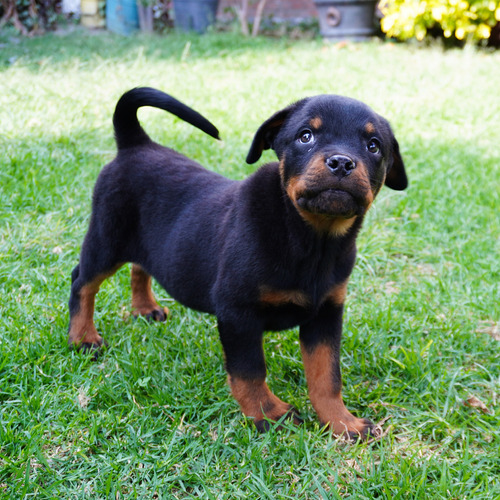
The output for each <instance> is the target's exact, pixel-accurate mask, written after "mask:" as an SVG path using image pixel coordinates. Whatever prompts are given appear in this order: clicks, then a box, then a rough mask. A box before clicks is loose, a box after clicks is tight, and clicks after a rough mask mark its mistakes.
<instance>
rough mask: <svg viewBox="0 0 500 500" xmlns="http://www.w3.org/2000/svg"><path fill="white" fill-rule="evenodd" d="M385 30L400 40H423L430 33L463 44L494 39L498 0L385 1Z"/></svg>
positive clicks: (499, 18) (499, 12) (499, 14)
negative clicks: (464, 42) (492, 35)
mask: <svg viewBox="0 0 500 500" xmlns="http://www.w3.org/2000/svg"><path fill="white" fill-rule="evenodd" d="M381 10H382V12H383V14H384V18H383V19H382V30H383V31H384V33H386V34H387V35H388V36H390V37H395V38H398V39H400V40H406V39H408V38H416V39H417V40H423V39H424V38H425V37H426V36H427V35H428V34H429V32H432V33H435V32H436V31H437V32H439V33H442V34H443V36H444V37H445V38H455V39H456V40H460V41H462V40H463V41H475V42H478V41H481V40H487V39H488V38H489V37H490V34H491V29H492V27H493V26H495V25H496V24H497V23H498V22H500V2H499V1H498V0H497V1H495V0H469V1H467V0H383V1H382V4H381Z"/></svg>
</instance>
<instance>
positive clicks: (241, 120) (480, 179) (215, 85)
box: [0, 30, 500, 500]
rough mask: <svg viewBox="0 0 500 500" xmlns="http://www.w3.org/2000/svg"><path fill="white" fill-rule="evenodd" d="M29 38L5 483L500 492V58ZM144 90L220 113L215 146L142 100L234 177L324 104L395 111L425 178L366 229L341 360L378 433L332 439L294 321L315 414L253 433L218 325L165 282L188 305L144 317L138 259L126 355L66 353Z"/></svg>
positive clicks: (52, 492)
mask: <svg viewBox="0 0 500 500" xmlns="http://www.w3.org/2000/svg"><path fill="white" fill-rule="evenodd" d="M13 36H14V33H13V32H11V31H6V32H4V33H3V34H0V339H1V343H0V498H6V499H7V498H9V499H10V498H12V499H18V498H75V499H76V498H82V499H83V498H85V499H87V498H92V499H95V498H161V499H164V498H167V499H168V498H208V499H210V498H213V499H219V498H224V499H226V498H227V499H237V498H242V499H249V498H250V499H253V498H265V499H285V498H289V499H296V498H301V499H318V498H323V499H335V498H362V499H372V498H383V499H399V498H412V499H413V498H419V499H420V498H421V499H429V498H431V499H434V498H442V499H461V500H463V499H500V452H499V449H500V356H499V347H500V344H499V321H500V310H499V302H500V291H499V274H500V273H499V260H500V259H499V253H500V245H499V235H500V221H499V214H500V148H499V139H500V135H499V116H500V93H499V82H500V52H496V53H493V52H486V51H477V50H474V49H471V48H466V49H465V50H462V51H459V50H451V51H443V50H441V49H440V48H438V47H431V48H417V47H415V46H407V45H393V44H390V43H380V42H370V43H366V44H361V45H352V44H348V45H346V46H338V45H333V44H331V45H328V44H323V43H322V42H321V41H301V42H293V43H292V42H289V41H284V40H274V41H273V40H265V39H257V40H251V41H250V40H243V39H241V38H239V37H238V36H235V35H232V34H219V35H208V36H206V37H202V38H198V37H193V38H190V37H187V36H181V35H168V36H163V37H157V36H154V37H142V36H140V37H139V36H138V37H133V38H130V39H123V38H120V37H118V36H112V35H109V34H86V33H85V32H83V31H80V30H77V31H75V32H73V33H71V34H66V35H47V36H44V37H42V38H35V39H26V40H20V39H17V38H14V39H13ZM138 85H148V86H153V87H157V88H160V89H162V90H165V91H167V92H169V93H171V94H173V95H174V96H176V97H178V98H179V99H181V100H183V101H185V102H186V103H187V104H189V105H191V106H193V107H194V108H195V109H197V110H198V111H200V112H202V113H203V114H205V115H206V116H207V117H208V118H209V119H210V120H212V121H213V122H214V123H215V124H216V125H217V126H218V128H219V130H220V132H221V135H222V137H223V139H224V140H223V142H221V143H218V142H217V141H214V140H212V139H211V138H209V137H208V136H205V135H203V134H202V133H201V132H200V131H198V130H196V129H194V128H193V127H191V126H189V125H187V124H185V123H183V122H181V121H180V120H177V119H174V118H173V117H172V116H171V115H168V114H166V113H164V112H161V111H157V110H141V112H140V118H141V120H142V123H143V124H144V126H145V128H146V130H147V131H148V132H149V133H150V135H151V136H152V137H153V138H154V139H155V140H157V141H159V142H161V143H163V144H166V145H169V146H171V147H173V148H175V149H177V150H179V151H181V152H183V153H185V154H187V155H188V156H190V157H193V158H195V159H196V160H198V161H199V162H201V163H202V164H204V165H206V166H207V167H208V168H210V169H213V170H216V171H218V172H221V173H224V174H225V175H227V176H229V177H232V178H243V177H244V176H246V175H248V174H249V173H250V172H252V171H253V170H254V168H255V166H248V165H246V164H245V162H244V158H245V156H246V153H247V151H248V148H249V146H250V143H251V140H252V137H253V134H254V132H255V131H256V129H257V127H258V126H259V125H260V124H261V123H262V122H263V121H264V120H265V119H266V118H268V117H269V116H270V115H271V113H273V112H274V111H275V110H277V109H280V108H282V107H284V106H285V105H287V104H288V103H290V102H292V101H294V100H297V99H299V98H302V97H305V96H307V95H314V94H318V93H338V94H344V95H348V96H351V97H355V98H358V99H361V100H363V101H365V102H367V103H368V104H369V105H371V106H372V107H373V108H374V109H375V110H376V111H378V112H379V113H380V114H382V115H384V116H386V117H387V118H388V119H389V120H390V122H391V123H392V125H393V128H394V130H395V133H396V136H397V138H398V140H399V143H400V146H401V149H402V153H403V156H404V159H405V161H406V165H407V170H408V175H409V178H410V188H409V189H408V190H407V191H405V192H402V193H401V192H395V191H390V190H383V191H382V193H381V194H380V195H379V197H378V199H377V201H376V202H375V204H374V207H373V208H372V210H371V212H370V215H369V217H368V218H367V220H366V222H365V225H364V228H363V231H362V234H361V236H360V238H359V240H358V247H359V256H358V262H357V266H356V269H355V272H354V274H353V276H352V279H351V282H350V287H349V294H348V305H347V308H346V314H345V327H344V341H343V357H342V369H343V374H344V399H345V401H346V404H347V406H348V407H349V408H350V409H351V410H352V411H353V412H355V413H356V414H357V415H359V416H365V417H368V418H370V419H372V420H374V421H376V422H382V423H383V427H384V430H385V431H386V432H385V435H384V437H383V438H382V439H380V440H379V441H377V442H374V443H368V444H366V443H362V444H348V443H345V442H343V441H341V440H336V439H334V438H332V437H331V436H329V435H327V434H325V433H324V432H322V430H321V429H320V428H319V424H318V422H317V420H316V417H315V414H314V412H313V410H312V408H311V406H310V403H309V401H308V396H307V390H306V382H305V378H304V373H303V369H302V362H301V358H300V350H299V346H298V334H297V331H293V330H292V331H288V332H281V333H273V334H268V335H267V336H266V352H267V359H268V368H269V377H268V382H269V385H270V387H271V388H272V389H273V391H274V392H275V393H276V394H277V395H279V396H280V397H281V398H282V399H284V400H286V401H288V402H290V403H292V404H293V405H294V406H295V407H296V408H298V409H299V411H300V413H301V415H302V417H303V418H304V424H303V425H301V426H300V427H293V426H292V425H285V428H284V429H283V430H282V431H280V432H277V431H275V430H273V431H271V432H269V433H268V434H266V435H259V434H258V433H257V432H256V430H255V429H254V428H253V426H252V424H251V422H249V421H246V420H245V419H244V418H243V417H242V415H241V414H240V411H239V409H238V406H237V404H236V402H235V401H234V400H233V399H232V397H231V396H230V394H229V389H228V387H227V384H226V377H225V372H224V367H223V358H222V350H221V347H220V345H219V342H218V336H217V330H216V320H215V318H214V317H211V316H208V315H204V314H201V313H197V312H193V311H190V310H187V309H185V308H184V307H182V306H181V305H179V304H178V303H175V302H173V301H172V300H171V299H170V298H169V297H168V296H167V295H166V294H165V292H164V291H163V290H161V289H160V288H158V287H157V288H156V293H157V295H158V297H159V298H160V300H161V302H162V303H163V304H165V305H168V307H169V308H170V310H171V313H172V314H171V317H170V319H169V320H168V321H167V322H166V323H165V324H160V325H158V324H148V323H147V322H145V321H143V320H138V321H133V320H132V319H131V318H130V316H129V311H130V305H129V302H130V290H129V283H128V281H129V277H128V269H127V268H123V269H122V270H121V271H119V273H118V274H117V275H116V276H115V277H113V278H112V279H110V280H108V281H107V282H105V284H104V285H103V287H102V289H101V292H100V293H99V295H98V301H97V311H96V324H97V326H98V328H99V329H100V331H101V332H103V334H104V336H105V338H106V339H107V341H108V342H109V344H110V348H109V349H108V350H107V351H106V353H105V354H104V355H103V356H102V357H101V358H100V359H99V360H98V361H97V362H93V361H92V360H91V359H90V358H89V357H87V356H84V355H82V354H78V353H75V352H71V351H69V350H68V348H67V345H66V335H67V323H68V312H67V305H66V304H67V300H68V296H69V288H70V272H71V270H72V268H73V267H74V266H75V265H76V263H77V261H78V255H79V250H80V245H81V242H82V238H83V236H84V234H85V231H86V227H87V223H88V219H89V214H90V198H91V192H92V187H93V184H94V182H95V179H96V176H97V174H98V172H99V171H100V169H101V168H102V166H103V165H104V164H105V163H106V162H107V161H109V160H110V159H111V158H112V157H113V155H114V151H115V146H114V141H113V131H112V126H111V116H112V112H113V109H114V105H115V103H116V100H117V98H118V97H119V96H120V95H121V93H122V92H124V91H125V90H128V89H129V88H131V87H134V86H138ZM272 159H273V155H272V153H270V152H267V153H266V154H265V155H264V158H263V160H262V161H269V160H272ZM473 397H474V398H477V400H479V402H480V403H482V406H481V405H480V404H479V403H474V401H475V400H474V399H470V398H473ZM467 400H470V402H471V403H470V404H469V405H466V404H465V402H466V401H467Z"/></svg>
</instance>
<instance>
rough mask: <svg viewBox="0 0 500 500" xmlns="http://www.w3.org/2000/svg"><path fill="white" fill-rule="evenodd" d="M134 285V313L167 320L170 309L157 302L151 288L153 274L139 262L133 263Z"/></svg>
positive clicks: (131, 276) (132, 275)
mask: <svg viewBox="0 0 500 500" xmlns="http://www.w3.org/2000/svg"><path fill="white" fill-rule="evenodd" d="M130 281H131V285H132V314H133V315H134V316H136V317H137V316H145V317H146V318H147V319H152V320H154V321H165V320H166V319H167V316H168V312H169V311H168V309H167V308H166V307H161V306H159V305H158V303H157V302H156V299H155V296H154V295H153V290H152V289H151V276H150V275H149V274H148V273H147V272H146V271H144V269H143V268H142V267H141V266H139V265H138V264H132V271H131V275H130Z"/></svg>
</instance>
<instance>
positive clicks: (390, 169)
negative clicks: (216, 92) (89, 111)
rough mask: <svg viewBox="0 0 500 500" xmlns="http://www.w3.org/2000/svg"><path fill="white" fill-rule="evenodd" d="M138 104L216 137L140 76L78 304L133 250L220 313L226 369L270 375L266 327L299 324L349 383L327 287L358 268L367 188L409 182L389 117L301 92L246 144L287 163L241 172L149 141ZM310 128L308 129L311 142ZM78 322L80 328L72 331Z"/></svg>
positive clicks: (157, 274) (167, 283)
mask: <svg viewBox="0 0 500 500" xmlns="http://www.w3.org/2000/svg"><path fill="white" fill-rule="evenodd" d="M141 106H154V107H159V108H161V109H164V110H167V111H169V112H171V113H173V114H175V115H176V116H178V117H180V118H182V119H183V120H186V121H188V122H189V123H191V124H193V125H195V126H196V127H198V128H200V129H201V130H203V131H205V132H206V133H207V134H209V135H211V136H212V137H215V138H218V131H217V129H216V128H215V127H214V126H213V125H212V124H211V123H210V122H208V120H206V119H205V118H203V117H202V116H201V115H199V114H198V113H196V112H195V111H193V110H191V109H190V108H188V107H187V106H185V105H183V104H182V103H180V102H179V101H177V100H175V99H173V98H172V97H170V96H167V95H166V94H163V93H162V92H160V91H157V90H154V89H148V88H142V89H141V88H139V89H134V90H131V91H129V92H127V93H126V94H124V96H123V97H122V98H121V99H120V100H119V102H118V104H117V107H116V111H115V115H114V119H113V123H114V126H115V134H116V142H117V145H118V154H117V157H116V158H115V159H114V160H113V161H112V162H111V163H109V164H108V165H106V166H105V167H104V169H103V170H102V172H101V174H100V175H99V178H98V180H97V183H96V186H95V190H94V196H93V206H92V217H91V221H90V226H89V230H88V233H87V235H86V238H85V241H84V243H83V247H82V252H81V258H80V263H79V266H77V268H75V271H74V273H73V284H72V291H71V298H70V315H71V318H72V319H73V317H75V315H77V314H78V312H79V311H80V310H81V307H82V306H81V304H82V302H81V301H82V297H81V291H82V287H84V286H85V285H87V284H89V283H93V282H95V280H96V278H97V277H98V276H104V275H105V276H107V275H109V274H112V272H113V271H114V270H115V269H116V268H117V267H119V265H120V264H123V263H125V262H133V263H136V264H139V265H140V266H141V267H142V268H143V269H144V270H145V271H146V272H147V273H149V274H150V275H152V276H153V277H154V278H155V279H156V280H157V281H158V282H159V283H160V284H161V285H162V286H163V287H164V288H165V290H167V292H168V293H169V294H171V295H172V296H173V297H174V298H175V299H176V300H178V301H179V302H181V303H183V304H185V305H186V306H189V307H191V308H194V309H197V310H200V311H204V312H207V313H210V314H214V315H215V316H216V317H217V320H218V326H219V333H220V338H221V341H222V344H223V347H224V352H225V356H226V368H227V371H228V373H229V375H230V377H237V378H238V379H241V380H261V379H262V378H263V377H265V373H266V367H265V361H264V356H263V350H262V335H263V332H264V331H266V330H283V329H288V328H292V327H294V326H297V325H298V326H300V336H301V341H302V344H303V346H304V349H306V350H308V352H309V351H311V352H313V350H314V348H315V346H316V345H318V344H321V343H327V344H328V345H331V346H332V347H331V348H332V350H333V351H332V352H335V353H336V359H335V360H332V363H333V364H334V367H333V371H332V377H333V382H332V381H329V383H330V382H332V383H333V384H334V386H335V387H337V386H339V385H340V380H341V379H340V368H339V365H338V352H339V348H340V337H341V328H342V311H343V303H333V302H332V301H330V300H329V299H327V298H326V297H327V296H328V293H329V291H331V290H332V289H333V290H335V287H336V286H337V285H340V284H342V283H345V282H347V280H348V278H349V275H350V274H351V271H352V268H353V266H354V262H355V257H356V246H355V240H356V236H357V234H358V231H359V229H360V227H361V224H362V221H363V217H364V214H365V212H366V210H367V209H368V207H369V203H368V202H367V199H368V198H369V197H370V196H371V195H370V194H369V193H368V194H367V192H368V191H369V192H370V193H372V195H373V196H372V198H373V197H374V196H375V195H376V193H377V192H378V190H379V189H380V187H381V186H382V185H383V183H384V182H385V183H386V184H387V185H388V186H389V187H391V188H393V189H404V188H405V187H406V185H407V180H406V174H405V170H404V166H403V161H402V159H401V156H400V154H399V148H398V145H397V141H396V139H395V138H394V135H393V133H392V131H391V129H390V127H389V124H388V123H387V122H386V120H384V119H383V118H382V117H380V116H378V115H376V114H375V113H374V112H373V111H372V110H370V109H369V108H368V107H367V106H365V105H364V104H362V103H360V102H358V101H355V100H352V99H348V98H343V97H339V96H331V95H325V96H318V97H313V98H307V99H304V100H302V101H299V102H297V103H295V104H293V105H291V106H289V107H287V108H285V109H284V110H282V111H279V112H278V113H276V114H275V115H273V116H272V117H271V118H269V120H267V121H266V122H264V124H263V125H262V126H261V127H260V128H259V130H258V131H257V133H256V135H255V138H254V141H253V144H252V146H251V149H250V151H249V153H248V157H247V161H248V162H250V163H253V162H255V161H257V160H258V159H259V158H260V156H261V153H262V151H263V150H264V149H269V148H272V149H274V151H275V152H276V154H277V155H278V158H279V160H280V162H281V166H280V164H279V163H268V164H266V165H264V166H262V167H260V168H259V169H258V170H257V171H256V172H255V173H254V174H253V175H251V176H250V177H248V178H247V179H245V180H243V181H234V180H229V179H227V178H225V177H223V176H221V175H218V174H216V173H213V172H210V171H208V170H206V169H204V168H203V167H201V166H200V165H199V164H197V163H196V162H194V161H193V160H190V159H189V158H186V157H185V156H183V155H181V154H180V153H177V152H175V151H173V150H172V149H169V148H166V147H163V146H160V145H159V144H156V143H155V142H153V141H151V139H150V138H149V137H148V136H147V134H146V133H145V132H144V130H143V129H142V128H141V126H140V125H139V122H138V120H137V117H136V111H137V109H138V108H139V107H141ZM315 118H317V120H316V121H315V122H314V124H315V125H318V124H320V123H321V124H320V125H319V126H318V127H317V128H315V127H314V126H313V125H311V120H313V119H315ZM368 124H371V125H368ZM371 128H373V129H374V132H373V133H372V132H368V131H367V129H370V130H371ZM304 131H309V132H311V134H312V136H313V140H312V141H309V142H304V140H305V139H307V138H308V137H309V136H308V135H307V132H304ZM301 138H302V139H301ZM373 140H375V142H374V144H375V145H376V146H377V144H378V145H379V151H376V149H377V147H373V144H372V143H370V141H373ZM368 148H371V151H370V150H369V149H368ZM337 157H341V158H348V159H349V160H342V161H343V162H344V163H345V162H346V161H347V162H348V161H351V159H352V165H355V168H356V169H360V170H359V172H361V168H362V169H363V172H365V174H366V175H365V174H363V175H364V177H362V175H361V173H359V175H358V171H357V170H355V171H354V174H353V175H351V172H350V171H348V168H351V166H352V165H351V163H347V166H346V165H344V164H342V165H341V169H340V170H341V171H339V170H338V169H337V162H336V160H335V158H337ZM318 158H319V160H318ZM322 158H323V159H324V172H323V170H322V169H323V166H322V165H323V164H322V162H323V160H322ZM315 159H316V160H315ZM314 161H317V165H316V164H314V163H313V162H314ZM342 161H341V163H342ZM314 165H316V166H314ZM315 172H319V174H315ZM358 177H359V179H361V180H362V182H361V181H360V180H359V179H358ZM363 179H364V180H363ZM365 180H366V182H365ZM368 183H369V186H368V185H365V186H364V187H363V186H361V187H359V185H360V184H368ZM299 188H300V189H299ZM293 197H295V199H292V198H293ZM337 226H338V227H339V228H340V229H339V228H337ZM344 226H345V227H344ZM265 290H278V291H285V292H284V293H288V292H287V291H298V292H297V293H300V294H302V295H301V296H304V297H306V303H304V304H299V303H297V301H296V300H294V299H290V300H288V301H287V300H284V301H280V300H279V299H278V300H275V299H273V297H274V296H273V295H272V294H271V295H268V296H265V293H264V292H263V291H265ZM287 296H288V295H287ZM290 296H292V294H291V293H290ZM263 297H264V298H263ZM266 297H267V298H266ZM269 297H271V299H269ZM273 300H274V302H273ZM75 335H76V336H75ZM78 335H79V334H78V332H77V333H76V334H71V332H70V343H75V344H76V343H78V342H79V341H80V337H79V336H78ZM96 347H97V346H96ZM257 420H258V419H257ZM259 422H260V423H258V425H259V426H260V427H266V426H265V425H263V424H262V421H259ZM368 427H369V429H368V431H369V430H370V429H372V428H371V427H370V426H368Z"/></svg>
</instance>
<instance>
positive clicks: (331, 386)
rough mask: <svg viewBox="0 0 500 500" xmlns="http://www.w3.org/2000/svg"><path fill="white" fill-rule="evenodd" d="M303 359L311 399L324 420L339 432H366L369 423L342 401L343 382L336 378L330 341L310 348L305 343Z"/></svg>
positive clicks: (334, 361) (338, 433)
mask: <svg viewBox="0 0 500 500" xmlns="http://www.w3.org/2000/svg"><path fill="white" fill-rule="evenodd" d="M301 350H302V359H303V361H304V369H305V373H306V378H307V385H308V387H309V399H310V400H311V404H312V405H313V407H314V409H315V410H316V413H317V414H318V417H319V419H320V421H321V422H322V423H323V424H328V426H329V427H330V429H331V430H332V432H333V433H334V434H335V435H338V436H340V435H342V434H344V433H349V432H353V433H355V434H362V433H363V431H364V430H365V428H366V422H365V421H364V420H363V419H361V418H357V417H355V416H354V415H352V414H351V413H350V412H349V410H348V409H347V408H346V407H345V405H344V402H343V400H342V392H341V381H340V380H337V381H336V380H335V379H334V373H333V366H334V363H337V362H338V360H335V359H334V354H333V350H332V348H331V347H330V346H328V345H326V344H320V345H318V346H317V347H315V348H314V349H313V350H312V351H308V350H307V349H306V348H305V347H304V346H303V345H302V344H301Z"/></svg>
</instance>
